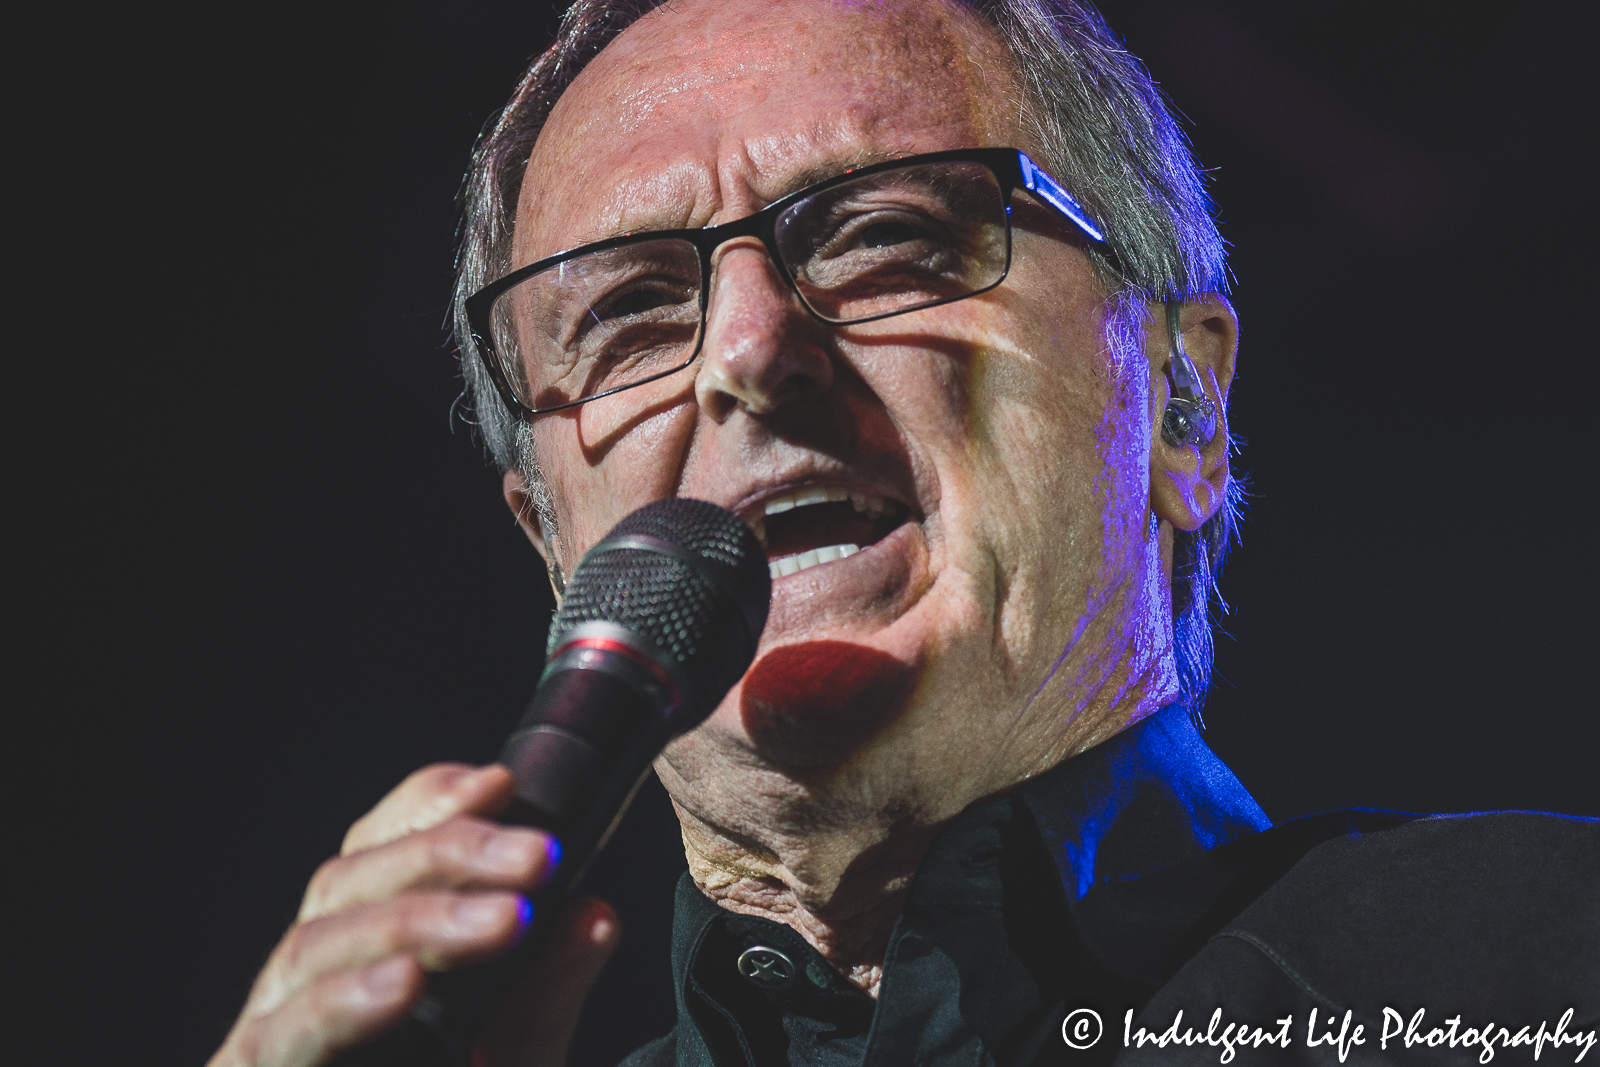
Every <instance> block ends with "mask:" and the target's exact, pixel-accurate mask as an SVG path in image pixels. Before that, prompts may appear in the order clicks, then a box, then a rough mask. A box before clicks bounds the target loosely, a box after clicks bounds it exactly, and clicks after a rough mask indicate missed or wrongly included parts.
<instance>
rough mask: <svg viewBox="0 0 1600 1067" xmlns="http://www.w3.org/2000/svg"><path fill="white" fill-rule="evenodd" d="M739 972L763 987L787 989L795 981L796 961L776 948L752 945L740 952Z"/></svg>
mask: <svg viewBox="0 0 1600 1067" xmlns="http://www.w3.org/2000/svg"><path fill="white" fill-rule="evenodd" d="M739 973H740V974H742V975H744V976H745V978H746V979H748V980H749V981H751V982H754V983H755V984H756V985H758V986H761V987H762V988H763V989H786V988H788V986H789V985H790V984H791V983H792V982H793V981H794V976H795V966H794V961H793V960H791V959H790V958H789V957H788V956H785V955H784V954H783V953H781V952H779V951H778V950H777V949H775V948H769V947H768V946H766V945H752V946H750V947H749V948H747V949H745V950H744V951H743V952H741V953H739Z"/></svg>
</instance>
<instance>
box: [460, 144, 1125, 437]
mask: <svg viewBox="0 0 1600 1067" xmlns="http://www.w3.org/2000/svg"><path fill="white" fill-rule="evenodd" d="M1019 188H1021V189H1026V190H1028V191H1029V192H1031V193H1033V194H1034V196H1036V197H1037V198H1038V199H1039V200H1040V201H1042V202H1043V203H1045V204H1048V205H1050V206H1051V207H1053V208H1055V209H1056V210H1057V211H1059V212H1060V213H1061V214H1062V215H1064V216H1065V217H1066V218H1067V219H1069V220H1070V221H1071V222H1072V223H1073V225H1075V226H1076V227H1077V228H1078V230H1080V231H1081V232H1082V233H1083V235H1084V236H1085V237H1086V238H1088V240H1089V241H1091V242H1093V243H1094V244H1097V245H1098V244H1101V243H1102V242H1104V240H1105V235H1104V234H1103V233H1102V232H1101V230H1100V227H1099V226H1098V225H1097V224H1096V223H1095V221H1094V220H1093V219H1091V218H1090V217H1089V214H1088V213H1087V212H1086V211H1084V209H1083V208H1082V207H1081V206H1079V204H1078V202H1077V201H1076V200H1074V199H1073V198H1072V196H1071V195H1069V194H1068V193H1067V191H1066V190H1065V189H1063V188H1062V187H1061V185H1060V183H1058V182H1057V181H1056V180H1055V179H1053V178H1051V177H1050V176H1049V175H1048V174H1046V173H1045V172H1044V171H1042V170H1040V169H1039V167H1038V166H1037V165H1036V164H1035V163H1034V162H1033V160H1031V159H1029V158H1028V155H1027V153H1025V152H1023V151H1021V150H1020V149H1016V148H973V149H962V150H957V151H952V152H931V153H927V154H925V155H916V156H908V157H906V158H903V159H896V160H892V161H890V162H888V163H878V164H874V165H872V166H868V167H860V168H857V169H855V170H850V171H846V172H845V173H843V174H841V175H839V176H837V177H834V178H829V179H827V180H826V181H822V182H818V183H816V184H815V185H808V186H806V187H805V188H804V189H801V190H799V191H798V192H794V193H791V194H789V195H788V196H785V197H783V198H782V199H781V200H777V201H774V202H773V203H771V204H769V205H767V206H766V207H764V208H762V209H761V210H760V211H758V212H756V213H755V214H753V215H749V216H746V217H745V218H742V219H737V220H735V221H733V222H729V223H726V224H724V225H721V226H712V227H708V228H706V229H701V230H659V231H654V232H650V233H630V234H624V235H623V236H621V237H614V238H611V239H610V240H606V241H597V242H595V243H594V244H588V245H583V246H582V247H580V248H574V249H571V250H569V251H566V252H561V253H559V254H557V255H554V256H550V257H548V258H546V259H541V260H539V261H538V262H537V263H533V264H530V265H529V266H526V267H522V268H519V269H517V270H514V271H512V272H511V273H510V274H507V275H506V276H505V277H504V278H501V279H500V280H499V281H497V282H494V283H493V284H491V285H487V286H485V287H484V288H483V289H480V290H479V291H478V292H476V293H474V294H473V295H472V296H471V297H470V298H468V300H467V301H466V312H467V322H468V326H469V327H470V329H471V331H472V337H473V341H474V342H475V343H476V344H477V346H478V350H479V352H480V353H481V354H482V356H483V362H484V365H485V367H486V368H487V369H488V372H489V376H490V377H491V378H492V379H493V380H494V384H495V387H496V388H497V389H498V390H499V392H500V395H501V397H502V398H504V400H505V402H506V404H507V405H508V406H509V407H510V408H511V409H512V410H513V411H514V412H517V413H519V414H521V415H523V416H531V415H542V414H545V413H546V412H551V411H560V410H561V409H563V408H570V407H573V406H575V405H577V404H584V403H587V402H589V401H591V400H598V399H600V398H601V397H605V396H611V395H612V394H614V393H619V392H621V391H622V390H624V389H633V388H635V387H637V386H641V385H646V384H648V383H650V382H655V381H660V380H661V379H663V378H666V377H667V376H668V375H672V374H676V373H677V372H678V371H681V370H683V369H684V368H685V367H687V366H689V365H690V364H691V363H693V362H694V361H695V359H696V358H697V357H698V356H699V354H700V345H701V341H702V340H703V339H704V337H705V332H706V307H707V304H708V301H709V297H708V293H709V291H710V286H709V285H708V281H709V279H710V277H711V256H712V253H714V252H715V251H716V249H717V248H718V246H720V245H721V244H722V243H723V242H725V241H728V240H731V239H732V238H735V237H746V236H753V237H757V238H759V239H760V240H761V243H762V244H764V245H765V246H766V249H767V254H768V255H769V256H771V258H772V261H773V263H775V264H776V265H777V268H778V272H779V273H780V274H781V275H782V276H783V279H784V281H785V282H786V283H787V284H788V285H789V287H790V288H791V289H792V290H793V291H794V293H795V295H796V296H798V297H799V298H800V303H801V304H803V305H804V306H805V308H806V310H807V311H809V312H810V313H811V314H812V315H814V316H815V317H816V318H818V319H820V320H822V321H823V322H826V323H829V324H831V325H835V326H845V325H854V324H856V323H863V322H873V321H875V320H877V319H885V318H889V317H890V316H892V315H904V314H905V313H907V312H909V311H919V310H921V309H923V308H930V307H937V306H938V305H940V304H948V303H951V302H953V301H956V300H964V299H966V298H967V297H969V296H976V295H978V294H979V293H985V292H988V291H989V290H991V289H993V288H994V287H995V286H997V285H999V284H1000V283H1001V282H1003V281H1005V278H1006V274H1007V273H1008V272H1009V271H1010V269H1011V197H1012V194H1013V193H1014V192H1015V191H1016V190H1017V189H1019Z"/></svg>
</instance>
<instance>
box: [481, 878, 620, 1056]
mask: <svg viewBox="0 0 1600 1067" xmlns="http://www.w3.org/2000/svg"><path fill="white" fill-rule="evenodd" d="M621 937H622V925H621V923H620V922H619V921H618V920H617V913H616V912H615V911H613V910H612V909H611V906H610V905H609V904H607V903H606V902H605V901H602V900H593V899H582V900H575V901H573V902H572V904H571V905H570V906H569V908H568V913H567V917H566V920H565V921H564V922H563V924H562V928H561V932H560V933H559V934H558V935H557V936H556V939H555V941H554V942H553V943H552V944H551V946H550V950H549V952H547V953H546V954H545V956H544V957H543V958H542V959H540V961H539V962H538V963H537V964H535V965H534V967H533V969H532V970H531V971H530V972H529V973H528V974H526V975H524V976H523V977H522V978H520V979H518V981H517V984H516V985H515V986H514V987H513V988H512V990H511V993H510V995H509V996H508V997H507V998H506V1006H505V1008H504V1009H502V1010H501V1012H500V1016H499V1018H498V1019H497V1020H496V1021H495V1022H494V1023H493V1024H492V1025H491V1026H490V1027H489V1029H488V1031H487V1033H486V1034H485V1035H484V1037H483V1039H482V1040H481V1041H480V1042H479V1044H478V1056H477V1058H476V1059H475V1061H474V1062H477V1063H481V1064H502V1063H505V1064H512V1063H514V1064H517V1065H518V1067H561V1065H563V1064H565V1063H566V1062H567V1048H568V1046H569V1045H571V1044H572V1034H573V1031H574V1030H575V1029H576V1028H577V1025H578V1014H579V1012H581V1011H582V1010H583V1002H584V1001H585V1000H586V999H588V996H589V990H590V989H591V988H592V987H593V986H594V982H595V979H596V978H598V977H599V976H600V971H601V970H602V969H603V968H604V967H605V965H606V961H607V960H609V959H610V958H611V953H612V952H614V951H615V950H616V947H617V943H618V942H619V941H620V940H621Z"/></svg>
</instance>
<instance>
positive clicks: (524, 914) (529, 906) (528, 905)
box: [517, 896, 533, 928]
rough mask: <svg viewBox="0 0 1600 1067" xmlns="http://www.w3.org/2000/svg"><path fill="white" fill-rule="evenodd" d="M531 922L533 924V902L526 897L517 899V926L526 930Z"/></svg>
mask: <svg viewBox="0 0 1600 1067" xmlns="http://www.w3.org/2000/svg"><path fill="white" fill-rule="evenodd" d="M531 922H533V901H531V900H529V899H528V898H527V897H523V896H519V897H517V923H518V925H520V926H522V927H523V928H526V927H527V925H528V924H529V923H531Z"/></svg>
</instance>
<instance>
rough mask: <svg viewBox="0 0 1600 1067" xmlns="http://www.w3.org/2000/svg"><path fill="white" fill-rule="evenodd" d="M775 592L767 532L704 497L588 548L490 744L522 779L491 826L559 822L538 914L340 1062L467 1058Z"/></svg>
mask: <svg viewBox="0 0 1600 1067" xmlns="http://www.w3.org/2000/svg"><path fill="white" fill-rule="evenodd" d="M771 596H772V579H771V576H770V574H769V572H768V569H767V558H766V551H765V550H764V549H763V548H762V546H761V542H760V541H759V540H758V539H757V538H756V535H755V534H754V533H753V532H751V530H750V528H749V527H748V526H746V525H745V524H744V523H743V522H742V521H740V519H739V517H738V516H736V515H734V514H733V513H732V512H730V511H726V510H724V509H722V508H720V507H718V506H717V505H715V504H708V503H706V502H705V501H703V500H690V499H686V498H682V497H678V498H673V499H668V500H659V501H656V502H655V503H653V504H647V505H646V506H644V507H642V508H640V509H639V510H638V511H635V512H634V513H633V514H631V515H629V516H628V517H627V518H625V519H623V520H622V521H621V522H620V523H618V524H617V525H616V526H615V527H614V528H613V529H612V530H611V532H610V533H608V534H607V535H606V536H605V539H604V540H602V541H601V542H600V543H599V544H597V545H595V546H594V548H592V549H591V550H590V551H589V552H588V554H587V555H585V556H584V558H583V560H582V561H581V562H580V563H579V564H578V566H577V567H576V568H575V569H574V570H573V572H572V577H571V579H570V580H569V581H568V583H567V589H566V594H565V596H564V597H563V598H562V602H561V610H560V611H559V612H557V613H556V617H555V620H554V621H553V622H552V623H551V625H550V640H549V643H548V646H547V651H546V657H547V658H546V666H545V669H544V673H543V674H542V675H541V676H540V678H539V686H538V689H537V690H536V691H535V693H534V696H533V700H532V702H531V703H530V704H529V706H528V710H527V713H526V714H524V715H523V717H522V721H521V722H520V723H518V725H517V728H516V729H515V730H514V731H513V732H512V734H511V737H510V738H509V739H508V740H507V741H506V744H505V748H504V750H503V751H502V752H501V754H500V762H501V763H503V764H505V766H507V767H508V768H510V770H511V773H512V775H513V776H514V777H515V781H516V785H515V789H514V799H513V801H512V804H511V809H510V810H509V811H508V812H507V813H506V814H505V815H504V816H502V817H501V821H503V822H508V823H515V824H519V825H526V826H535V827H538V828H540V829H544V830H549V831H551V832H552V833H554V834H555V835H556V838H557V839H558V840H559V841H560V842H561V846H562V862H561V865H560V866H559V867H557V869H556V871H555V873H554V875H553V876H552V877H551V880H550V881H549V882H548V883H546V884H545V886H543V887H542V888H541V889H540V890H539V891H538V892H537V893H535V894H534V896H533V908H534V914H533V919H532V921H531V922H530V923H529V926H528V929H527V930H526V931H525V932H524V933H523V936H522V939H521V940H520V941H518V942H517V944H516V945H515V946H514V947H513V948H511V949H510V950H508V951H507V952H505V953H504V954H502V955H500V956H498V957H496V958H495V959H493V960H489V961H487V962H485V963H482V964H478V965H476V966H472V967H466V968H462V969H460V970H455V971H445V972H442V973H439V974H433V975H430V976H429V978H428V985H427V990H426V992H425V993H424V994H423V997H422V1000H421V1001H420V1002H419V1003H418V1004H417V1006H416V1007H415V1008H414V1009H412V1012H411V1014H410V1016H409V1017H407V1018H406V1019H405V1020H404V1021H403V1022H402V1023H401V1024H400V1025H399V1026H398V1027H396V1028H395V1029H393V1030H391V1031H389V1032H388V1033H386V1034H385V1035H384V1036H382V1037H380V1038H378V1039H376V1040H375V1041H373V1042H370V1043H368V1044H366V1045H363V1046H361V1047H359V1048H356V1049H351V1050H349V1051H348V1052H346V1053H344V1054H343V1055H342V1056H340V1057H339V1058H338V1059H337V1060H336V1061H335V1062H336V1063H337V1064H338V1065H339V1067H358V1065H359V1067H465V1065H467V1064H468V1063H469V1057H470V1056H471V1051H472V1046H473V1044H474V1043H475V1042H476V1040H477V1038H478V1036H479V1034H480V1033H482V1031H483V1029H484V1027H485V1025H486V1024H487V1023H488V1021H489V1019H490V1018H492V1017H493V1015H494V1013H495V1011H496V1010H497V1009H498V1008H499V1007H500V1005H501V1002H502V1001H503V999H504V996H505V994H506V992H507V990H508V989H509V987H510V986H511V984H512V982H513V981H514V980H515V979H516V978H517V977H519V976H520V975H521V974H522V973H523V972H524V971H525V970H526V969H527V968H528V967H529V966H530V965H531V964H532V963H533V961H534V960H536V959H537V958H538V957H539V956H540V955H541V953H542V951H543V949H544V947H545V945H546V944H547V943H548V941H549V940H550V938H551V936H552V935H553V934H554V932H555V930H556V929H557V928H558V927H559V926H560V920H561V913H562V911H563V910H564V905H565V903H566V901H567V900H568V899H569V898H570V897H571V896H572V895H573V894H574V892H575V891H576V890H577V889H578V888H579V887H580V886H581V884H582V882H583V877H584V875H585V874H586V873H587V871H588V869H589V866H590V864H591V862H592V861H593V860H594V858H595V856H596V855H597V854H598V853H599V852H600V850H601V849H602V848H603V847H604V846H605V843H606V840H607V838H609V837H610V835H611V832H612V830H614V829H615V828H616V826H617V824H618V823H619V822H620V821H621V820H622V815H623V813H624V812H625V811H626V810H627V807H628V804H629V802H630V801H631V800H632V799H633V795H634V793H635V792H636V791H637V790H638V788H639V785H640V784H641V783H642V782H643V781H644V776H645V775H646V774H648V773H649V771H650V765H651V763H653V762H654V760H655V758H656V756H657V755H659V754H660V752H661V750H662V749H663V748H665V747H666V744H667V742H668V741H670V740H672V739H673V738H674V737H676V736H678V735H679V734H681V733H685V732H687V731H689V730H691V729H693V728H694V727H696V726H698V725H699V724H700V723H701V722H703V721H705V719H706V717H707V716H708V715H710V714H711V712H712V710H713V709H715V708H716V706H717V705H718V704H719V703H720V702H721V701H722V698H723V697H724V696H726V695H727V693H728V690H730V689H732V688H733V686H734V683H736V682H737V681H738V680H739V679H740V678H741V677H742V676H743V675H744V672H745V671H746V670H747V669H748V668H749V666H750V663H751V661H752V660H754V659H755V653H756V643H757V641H758V640H759V639H760V637H761V631H762V629H763V628H764V627H765V626H766V623H767V609H768V607H769V605H770V602H771Z"/></svg>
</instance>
